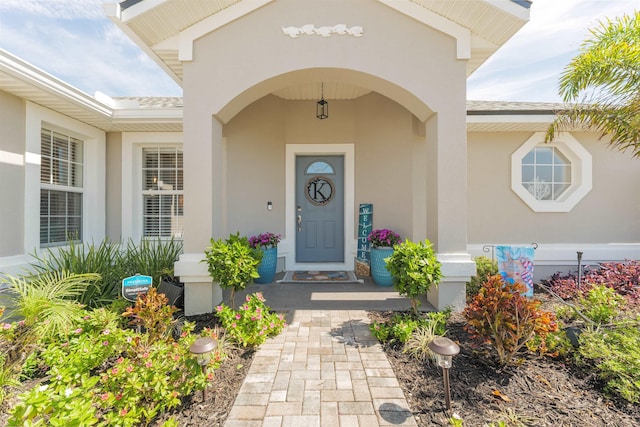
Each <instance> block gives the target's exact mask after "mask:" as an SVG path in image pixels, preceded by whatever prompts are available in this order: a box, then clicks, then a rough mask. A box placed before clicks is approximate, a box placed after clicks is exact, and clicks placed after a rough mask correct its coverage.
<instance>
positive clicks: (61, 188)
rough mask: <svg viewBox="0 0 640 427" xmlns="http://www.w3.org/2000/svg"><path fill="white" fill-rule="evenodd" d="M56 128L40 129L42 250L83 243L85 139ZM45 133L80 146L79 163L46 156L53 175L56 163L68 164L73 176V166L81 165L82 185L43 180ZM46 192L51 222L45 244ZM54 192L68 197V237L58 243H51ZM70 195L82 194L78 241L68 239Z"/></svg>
mask: <svg viewBox="0 0 640 427" xmlns="http://www.w3.org/2000/svg"><path fill="white" fill-rule="evenodd" d="M53 128H55V127H54V126H48V125H46V124H43V125H42V126H41V129H40V135H41V137H40V151H41V158H40V160H41V162H40V174H41V175H40V247H41V248H51V247H58V246H66V245H68V244H69V243H80V242H82V241H83V231H84V230H83V220H84V215H85V214H84V202H83V200H84V193H85V189H84V171H85V161H84V159H85V153H84V147H85V142H84V140H83V139H81V138H78V137H76V136H74V135H70V132H66V131H63V130H59V129H53ZM45 131H48V132H50V136H51V138H55V135H59V136H63V137H65V138H66V140H67V145H70V144H71V140H72V139H73V140H75V142H77V143H79V144H80V152H81V158H82V161H81V162H77V161H75V162H74V161H73V160H72V159H71V156H67V157H66V158H61V157H57V156H55V155H54V153H53V152H51V154H50V155H49V156H46V157H47V158H49V159H50V165H49V169H50V170H51V173H53V168H54V163H55V161H56V160H57V161H59V162H64V163H67V164H68V166H69V167H68V174H71V169H72V168H71V166H72V164H79V165H80V167H81V169H80V170H81V173H80V175H81V176H80V185H72V184H70V183H69V180H70V178H68V179H67V183H66V184H61V183H60V184H55V183H52V182H44V181H43V180H42V165H43V164H44V159H45V156H44V155H43V154H42V152H43V151H44V150H43V145H42V141H43V134H44V132H45ZM44 191H48V192H49V205H48V207H49V212H48V213H47V215H46V216H47V218H48V219H49V221H48V222H47V224H48V227H47V230H48V236H49V237H48V238H47V239H46V241H45V242H43V240H42V230H43V223H42V218H43V215H42V194H43V192H44ZM52 191H56V192H60V193H63V194H64V195H65V196H66V197H67V202H66V204H65V211H66V212H65V215H64V217H65V224H66V225H65V231H66V233H65V234H66V236H65V237H64V239H63V240H56V241H51V239H50V236H51V213H50V208H51V192H52ZM69 194H80V196H81V197H80V213H79V217H80V223H79V236H78V237H77V238H76V239H71V240H70V239H68V237H69V235H68V231H69V230H68V223H69V218H70V215H69V212H68V208H69V203H70V202H69V200H68V196H69Z"/></svg>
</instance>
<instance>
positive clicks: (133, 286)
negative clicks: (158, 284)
mask: <svg viewBox="0 0 640 427" xmlns="http://www.w3.org/2000/svg"><path fill="white" fill-rule="evenodd" d="M152 285H153V278H152V277H151V276H142V275H140V274H136V275H135V276H131V277H127V278H125V279H122V297H123V298H124V299H126V300H127V301H132V302H135V301H136V299H138V295H139V294H146V293H147V292H149V289H151V286H152Z"/></svg>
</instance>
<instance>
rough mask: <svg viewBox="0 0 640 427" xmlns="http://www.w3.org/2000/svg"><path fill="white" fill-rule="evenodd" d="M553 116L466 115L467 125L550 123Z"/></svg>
mask: <svg viewBox="0 0 640 427" xmlns="http://www.w3.org/2000/svg"><path fill="white" fill-rule="evenodd" d="M554 118H555V115H553V114H513V115H511V114H509V115H507V114H483V115H467V124H472V123H551V122H553V120H554Z"/></svg>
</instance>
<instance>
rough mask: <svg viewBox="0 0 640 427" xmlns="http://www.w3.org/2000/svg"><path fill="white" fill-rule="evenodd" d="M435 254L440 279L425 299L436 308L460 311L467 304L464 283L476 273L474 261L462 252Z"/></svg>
mask: <svg viewBox="0 0 640 427" xmlns="http://www.w3.org/2000/svg"><path fill="white" fill-rule="evenodd" d="M437 256H438V261H440V263H441V266H440V271H441V272H442V280H441V281H440V284H439V285H438V286H437V287H436V288H431V289H430V290H429V292H427V301H429V303H431V305H433V306H434V307H435V308H436V309H437V310H444V309H446V308H447V307H451V309H452V310H453V311H454V312H460V311H462V310H464V308H465V307H466V305H467V295H466V283H467V282H468V281H469V279H471V277H473V276H475V275H476V263H475V262H474V261H473V259H472V258H471V255H469V254H468V253H464V252H456V253H439V254H437Z"/></svg>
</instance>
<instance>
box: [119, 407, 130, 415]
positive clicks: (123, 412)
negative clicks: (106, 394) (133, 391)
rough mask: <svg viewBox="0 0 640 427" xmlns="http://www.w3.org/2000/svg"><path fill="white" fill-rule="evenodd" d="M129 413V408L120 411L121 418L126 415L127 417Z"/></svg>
mask: <svg viewBox="0 0 640 427" xmlns="http://www.w3.org/2000/svg"><path fill="white" fill-rule="evenodd" d="M128 412H129V410H128V409H127V408H122V409H121V410H120V416H121V417H124V416H125V415H127V413H128Z"/></svg>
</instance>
